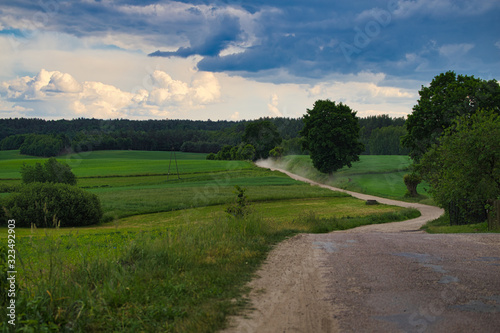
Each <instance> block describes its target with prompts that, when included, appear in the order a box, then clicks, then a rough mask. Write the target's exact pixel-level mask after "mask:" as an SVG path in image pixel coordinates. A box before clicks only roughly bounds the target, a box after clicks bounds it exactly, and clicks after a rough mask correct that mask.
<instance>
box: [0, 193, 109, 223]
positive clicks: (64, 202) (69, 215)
mask: <svg viewBox="0 0 500 333" xmlns="http://www.w3.org/2000/svg"><path fill="white" fill-rule="evenodd" d="M4 205H5V207H6V208H7V211H8V213H9V217H10V218H13V219H15V220H16V225H17V226H19V227H30V226H31V224H34V225H36V226H37V227H57V226H60V227H76V226H86V225H91V224H96V223H98V222H99V221H100V220H101V218H102V215H103V212H102V208H101V203H100V201H99V198H98V197H97V196H96V195H95V194H92V193H89V192H86V191H84V190H82V189H80V188H77V187H75V186H71V185H67V184H53V183H31V184H27V185H25V186H23V187H22V188H21V190H20V191H19V192H18V193H15V194H12V195H11V196H9V197H8V198H7V200H6V201H5V203H4ZM0 214H1V213H0ZM4 220H5V219H4Z"/></svg>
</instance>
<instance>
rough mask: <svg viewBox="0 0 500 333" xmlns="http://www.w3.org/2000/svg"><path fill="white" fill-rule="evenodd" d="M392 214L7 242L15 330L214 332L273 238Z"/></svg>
mask: <svg viewBox="0 0 500 333" xmlns="http://www.w3.org/2000/svg"><path fill="white" fill-rule="evenodd" d="M398 211H399V213H390V214H388V213H382V214H378V216H377V217H374V216H371V215H368V216H365V217H357V218H337V219H335V218H319V217H317V216H315V215H314V214H313V213H309V214H304V215H303V216H299V217H297V218H296V219H295V220H293V221H292V223H286V224H284V223H280V222H275V221H273V220H265V219H264V218H263V217H262V216H259V215H257V214H252V215H249V216H248V217H246V218H243V219H235V218H232V217H229V216H224V217H219V218H216V219H214V220H212V221H211V222H210V223H194V224H190V225H185V224H184V225H179V226H171V227H169V228H155V229H151V230H149V231H137V232H130V231H128V232H110V233H103V234H95V235H83V236H81V235H78V234H71V235H67V236H60V235H58V234H57V233H56V232H54V233H50V232H46V233H45V235H42V236H35V237H31V238H30V237H23V238H20V239H19V240H18V245H17V246H18V249H19V253H22V254H23V255H22V257H21V259H22V263H21V264H20V266H21V268H20V269H19V273H18V277H20V283H19V292H18V295H17V303H16V306H17V314H18V321H17V328H18V330H19V329H20V328H22V329H23V330H24V331H33V332H41V331H51V330H52V331H76V332H112V331H120V332H140V331H144V332H156V331H165V332H214V331H216V330H218V329H220V328H222V327H224V325H225V318H226V317H227V316H228V315H230V314H234V313H236V312H237V311H238V309H241V307H242V306H244V305H245V304H246V299H245V298H244V296H243V295H244V294H245V284H246V282H248V281H249V280H250V279H251V278H252V274H253V272H255V270H256V269H257V267H258V266H259V264H260V263H261V262H262V261H263V259H264V258H265V256H266V254H267V252H268V251H269V250H270V249H271V247H272V246H273V245H274V244H276V243H277V242H279V241H281V240H283V239H285V237H288V236H291V235H293V234H296V233H297V232H298V231H302V230H307V231H311V232H326V231H331V230H337V229H346V228H351V227H354V226H357V225H362V224H369V223H378V222H388V221H393V220H402V219H406V218H409V217H412V216H413V215H414V214H415V211H411V210H398ZM39 232H40V230H38V231H36V233H39ZM36 233H35V235H36ZM4 308H5V307H4ZM3 325H4V326H3V329H4V330H7V329H8V326H7V325H6V324H5V323H4V324H3Z"/></svg>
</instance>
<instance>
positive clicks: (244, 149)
mask: <svg viewBox="0 0 500 333" xmlns="http://www.w3.org/2000/svg"><path fill="white" fill-rule="evenodd" d="M255 154H256V152H255V147H254V146H252V145H251V144H246V145H245V144H241V145H240V148H239V149H238V156H237V157H240V159H242V160H246V161H253V160H254V159H255Z"/></svg>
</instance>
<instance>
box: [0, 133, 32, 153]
mask: <svg viewBox="0 0 500 333" xmlns="http://www.w3.org/2000/svg"><path fill="white" fill-rule="evenodd" d="M25 138H26V135H25V134H17V135H11V136H8V137H6V138H5V139H3V140H2V141H0V150H17V149H19V148H20V147H21V145H22V144H23V143H24V139H25Z"/></svg>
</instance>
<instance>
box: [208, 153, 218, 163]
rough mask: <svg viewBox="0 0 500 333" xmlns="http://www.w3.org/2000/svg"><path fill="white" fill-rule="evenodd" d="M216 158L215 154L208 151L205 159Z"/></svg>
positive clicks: (212, 159)
mask: <svg viewBox="0 0 500 333" xmlns="http://www.w3.org/2000/svg"><path fill="white" fill-rule="evenodd" d="M216 159H217V155H216V154H214V153H210V154H208V155H207V160H210V161H214V160H216Z"/></svg>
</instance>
